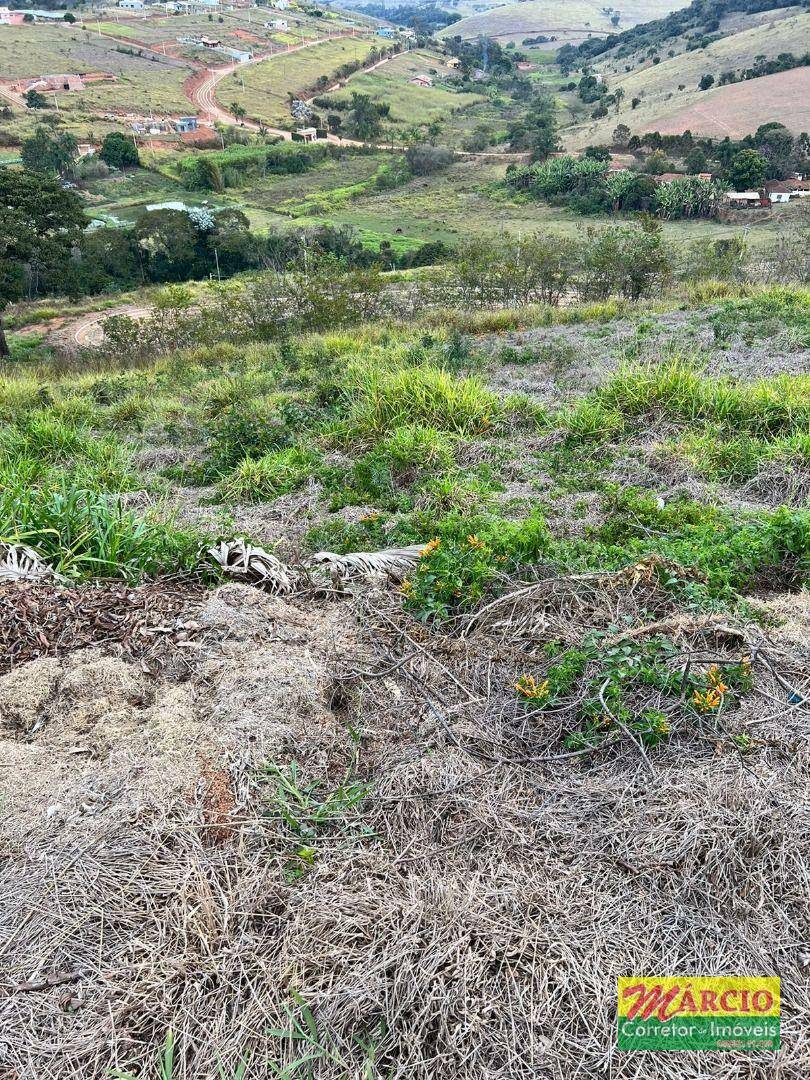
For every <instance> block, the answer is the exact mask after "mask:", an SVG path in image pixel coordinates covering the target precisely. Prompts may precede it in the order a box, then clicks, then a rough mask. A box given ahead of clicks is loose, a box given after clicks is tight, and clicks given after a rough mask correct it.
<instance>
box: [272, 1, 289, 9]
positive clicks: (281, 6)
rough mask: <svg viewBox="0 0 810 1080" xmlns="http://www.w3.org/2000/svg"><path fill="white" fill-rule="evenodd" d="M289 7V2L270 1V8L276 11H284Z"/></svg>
mask: <svg viewBox="0 0 810 1080" xmlns="http://www.w3.org/2000/svg"><path fill="white" fill-rule="evenodd" d="M289 6H290V0H270V7H271V8H275V9H276V11H286V10H287V8H288V7H289Z"/></svg>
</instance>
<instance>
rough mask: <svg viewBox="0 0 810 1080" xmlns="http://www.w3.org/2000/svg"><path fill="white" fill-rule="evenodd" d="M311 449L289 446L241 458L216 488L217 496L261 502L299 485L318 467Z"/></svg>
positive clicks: (318, 470)
mask: <svg viewBox="0 0 810 1080" xmlns="http://www.w3.org/2000/svg"><path fill="white" fill-rule="evenodd" d="M321 464H322V461H321V456H320V454H318V453H316V452H315V451H314V450H308V449H306V448H303V447H300V446H290V447H287V448H286V449H284V450H276V451H274V452H273V453H270V454H265V455H264V456H263V457H260V458H245V460H244V461H243V462H242V463H241V464H240V465H238V466H237V467H236V468H235V469H234V471H233V472H232V473H231V474H230V476H226V477H225V479H224V480H223V481H222V482H221V483H220V485H219V487H218V488H217V491H218V494H219V496H220V498H222V499H224V500H225V501H233V502H262V501H264V500H265V499H275V498H277V497H278V496H279V495H285V494H287V492H289V491H295V490H296V489H297V488H300V487H303V486H304V484H306V482H307V481H308V480H309V478H310V477H313V476H317V475H318V474H319V472H320V469H321Z"/></svg>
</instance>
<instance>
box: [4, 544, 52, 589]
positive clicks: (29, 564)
mask: <svg viewBox="0 0 810 1080" xmlns="http://www.w3.org/2000/svg"><path fill="white" fill-rule="evenodd" d="M54 579H56V580H58V581H64V580H65V579H64V578H63V577H62V575H61V574H57V573H56V571H55V570H53V569H52V568H51V567H50V566H49V565H48V563H46V562H45V560H44V559H42V558H40V556H39V555H37V553H36V551H34V549H33V548H30V547H27V546H26V545H25V544H8V543H0V581H45V580H49V581H53V580H54Z"/></svg>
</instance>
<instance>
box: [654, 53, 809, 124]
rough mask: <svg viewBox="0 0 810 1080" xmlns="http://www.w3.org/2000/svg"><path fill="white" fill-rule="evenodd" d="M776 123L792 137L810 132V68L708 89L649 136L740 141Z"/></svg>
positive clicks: (662, 120) (662, 117) (661, 119)
mask: <svg viewBox="0 0 810 1080" xmlns="http://www.w3.org/2000/svg"><path fill="white" fill-rule="evenodd" d="M772 120H775V121H778V122H779V123H781V124H784V125H785V127H787V128H789V129H790V130H791V131H792V132H793V133H794V134H798V133H799V132H801V131H808V130H810V68H806V67H803V68H794V69H793V70H792V71H780V72H778V73H777V74H776V75H765V76H763V77H762V78H761V79H748V80H746V81H745V82H741V83H731V84H729V85H728V86H719V87H716V88H715V89H713V90H707V91H705V92H704V93H702V94H701V95H700V98H699V100H698V101H696V102H694V103H693V104H692V105H686V106H684V107H683V108H681V109H675V110H674V111H673V112H667V113H663V114H661V115H660V116H659V117H658V118H657V119H654V120H651V121H650V122H649V123H648V124H646V126H645V128H644V130H645V131H660V132H661V134H662V135H679V134H680V133H681V132H683V131H686V130H687V128H688V129H689V130H690V131H691V132H692V133H693V134H695V135H708V136H712V137H714V138H720V139H722V138H724V137H725V136H726V135H729V136H730V137H731V138H732V139H739V138H742V137H743V136H744V135H750V134H751V133H752V132H754V131H756V129H757V128H758V127H759V125H760V124H767V123H769V122H770V121H772Z"/></svg>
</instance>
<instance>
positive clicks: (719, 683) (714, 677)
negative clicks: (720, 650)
mask: <svg viewBox="0 0 810 1080" xmlns="http://www.w3.org/2000/svg"><path fill="white" fill-rule="evenodd" d="M708 679H709V686H710V687H711V688H712V689H713V690H717V691H718V693H721V694H725V692H726V690H728V686H727V685H726V684H725V683H724V682H723V676H722V674H721V672H720V668H719V667H718V666H717V664H712V666H711V667H710V668H709V675H708Z"/></svg>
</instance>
